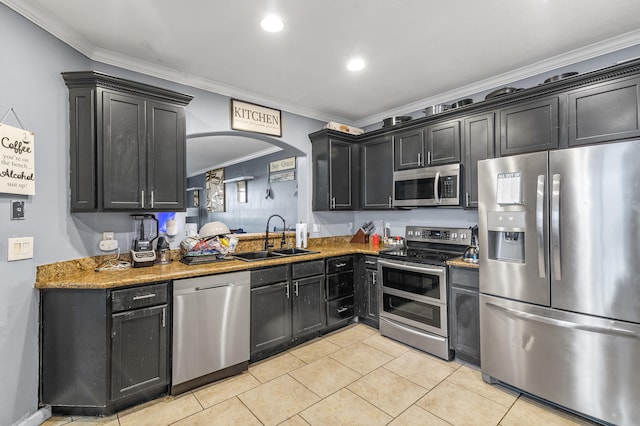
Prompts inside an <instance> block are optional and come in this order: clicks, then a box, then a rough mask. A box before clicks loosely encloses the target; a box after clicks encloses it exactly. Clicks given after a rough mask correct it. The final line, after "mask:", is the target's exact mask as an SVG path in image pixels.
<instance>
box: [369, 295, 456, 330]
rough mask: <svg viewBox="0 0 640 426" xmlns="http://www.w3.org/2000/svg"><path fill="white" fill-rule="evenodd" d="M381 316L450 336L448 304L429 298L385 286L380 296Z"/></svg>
mask: <svg viewBox="0 0 640 426" xmlns="http://www.w3.org/2000/svg"><path fill="white" fill-rule="evenodd" d="M380 317H381V318H388V319H391V320H395V321H397V322H400V323H403V324H407V325H410V326H412V327H415V328H417V329H420V330H424V331H427V332H430V333H433V334H436V335H438V336H442V337H448V334H447V333H448V330H447V305H444V304H440V303H433V302H430V301H429V299H427V298H423V297H419V296H414V295H411V294H407V293H405V292H402V291H398V290H394V289H389V288H383V289H382V293H381V297H380Z"/></svg>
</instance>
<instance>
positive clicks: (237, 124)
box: [231, 99, 282, 136]
mask: <svg viewBox="0 0 640 426" xmlns="http://www.w3.org/2000/svg"><path fill="white" fill-rule="evenodd" d="M231 128H232V129H233V130H244V131H247V132H253V133H262V134H264V135H271V136H282V113H281V111H280V110H277V109H272V108H267V107H263V106H261V105H256V104H252V103H249V102H244V101H239V100H237V99H231Z"/></svg>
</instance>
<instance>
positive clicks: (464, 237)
mask: <svg viewBox="0 0 640 426" xmlns="http://www.w3.org/2000/svg"><path fill="white" fill-rule="evenodd" d="M460 239H461V240H466V239H467V234H465V233H464V232H461V233H460Z"/></svg>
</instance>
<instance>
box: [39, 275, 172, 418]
mask: <svg viewBox="0 0 640 426" xmlns="http://www.w3.org/2000/svg"><path fill="white" fill-rule="evenodd" d="M168 294H169V284H168V283H159V284H150V285H145V286H137V287H131V288H127V289H121V290H86V289H68V290H63V289H56V290H43V291H41V294H40V295H41V297H40V360H41V362H40V403H41V404H47V405H51V406H52V407H53V411H54V412H56V413H68V414H82V415H109V414H112V413H114V412H115V411H117V410H120V409H123V408H125V407H128V406H131V405H135V404H137V403H140V402H143V401H148V400H151V399H154V398H157V397H158V396H160V395H162V394H165V393H166V392H167V391H168V385H169V373H168V372H169V366H168V358H169V356H168V354H169V352H168V351H169V347H168V341H169V327H168V319H169V312H168V310H169V298H168ZM70 306H72V307H73V309H69V307H70Z"/></svg>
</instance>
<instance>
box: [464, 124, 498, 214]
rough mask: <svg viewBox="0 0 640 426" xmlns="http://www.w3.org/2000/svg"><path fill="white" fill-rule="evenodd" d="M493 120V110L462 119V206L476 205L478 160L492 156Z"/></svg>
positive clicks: (471, 206)
mask: <svg viewBox="0 0 640 426" xmlns="http://www.w3.org/2000/svg"><path fill="white" fill-rule="evenodd" d="M494 122H495V113H493V112H490V113H487V114H479V115H474V116H472V117H466V118H465V119H464V120H463V129H464V138H463V152H464V156H463V158H464V161H463V166H464V181H465V186H464V187H465V201H464V207H469V208H477V207H478V161H480V160H485V159H487V158H493V157H494V142H495V141H494Z"/></svg>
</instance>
